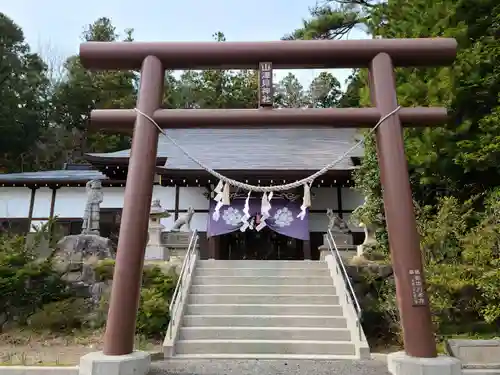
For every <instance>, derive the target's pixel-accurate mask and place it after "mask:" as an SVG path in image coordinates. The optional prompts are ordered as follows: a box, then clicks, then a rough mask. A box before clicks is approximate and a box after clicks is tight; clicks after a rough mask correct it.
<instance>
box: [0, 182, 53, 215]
mask: <svg viewBox="0 0 500 375" xmlns="http://www.w3.org/2000/svg"><path fill="white" fill-rule="evenodd" d="M30 200H31V189H29V188H27V187H1V188H0V217H1V218H23V217H28V216H29V210H30ZM49 209H50V200H49Z"/></svg>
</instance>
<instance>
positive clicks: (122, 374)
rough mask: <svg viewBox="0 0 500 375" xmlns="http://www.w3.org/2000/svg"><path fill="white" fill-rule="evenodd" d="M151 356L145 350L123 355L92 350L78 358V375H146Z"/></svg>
mask: <svg viewBox="0 0 500 375" xmlns="http://www.w3.org/2000/svg"><path fill="white" fill-rule="evenodd" d="M150 366H151V356H150V354H149V353H146V352H139V351H137V352H133V353H130V354H125V355H105V354H104V353H102V352H94V353H89V354H86V355H84V356H83V357H82V358H80V368H79V370H80V371H79V375H146V374H147V373H148V372H149V368H150Z"/></svg>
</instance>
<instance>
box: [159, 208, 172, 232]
mask: <svg viewBox="0 0 500 375" xmlns="http://www.w3.org/2000/svg"><path fill="white" fill-rule="evenodd" d="M162 205H163V204H162ZM160 222H161V224H162V225H163V226H164V227H165V229H163V230H164V231H169V230H170V229H171V228H172V225H174V214H173V213H172V214H171V216H170V217H165V218H162V219H160Z"/></svg>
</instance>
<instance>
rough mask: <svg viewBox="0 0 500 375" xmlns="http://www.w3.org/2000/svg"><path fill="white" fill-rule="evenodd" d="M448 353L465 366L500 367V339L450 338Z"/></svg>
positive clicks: (447, 344) (447, 346) (447, 345)
mask: <svg viewBox="0 0 500 375" xmlns="http://www.w3.org/2000/svg"><path fill="white" fill-rule="evenodd" d="M446 348H447V350H448V353H449V354H450V355H452V356H453V357H456V358H458V359H460V361H461V362H462V365H463V367H464V368H492V369H493V368H496V369H500V340H458V339H452V340H448V341H447V343H446Z"/></svg>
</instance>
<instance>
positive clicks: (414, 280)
mask: <svg viewBox="0 0 500 375" xmlns="http://www.w3.org/2000/svg"><path fill="white" fill-rule="evenodd" d="M408 273H409V274H410V282H411V292H412V298H413V306H425V305H426V299H425V294H424V285H423V283H422V275H421V274H420V270H409V271H408Z"/></svg>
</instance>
